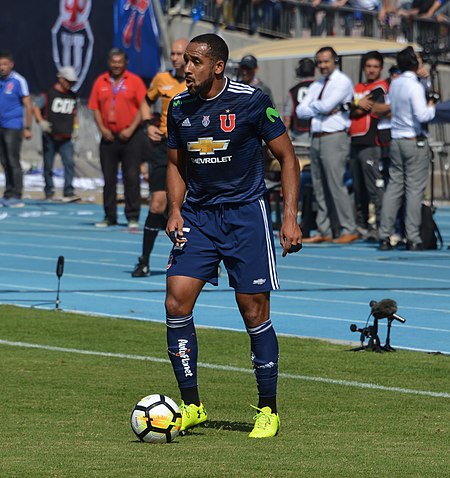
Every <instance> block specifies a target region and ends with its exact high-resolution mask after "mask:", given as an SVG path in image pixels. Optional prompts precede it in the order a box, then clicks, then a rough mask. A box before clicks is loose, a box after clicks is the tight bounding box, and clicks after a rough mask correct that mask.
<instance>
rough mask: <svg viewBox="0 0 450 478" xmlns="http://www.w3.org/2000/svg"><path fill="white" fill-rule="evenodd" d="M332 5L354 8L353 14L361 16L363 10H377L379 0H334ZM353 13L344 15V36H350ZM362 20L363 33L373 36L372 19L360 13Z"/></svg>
mask: <svg viewBox="0 0 450 478" xmlns="http://www.w3.org/2000/svg"><path fill="white" fill-rule="evenodd" d="M332 6H333V7H335V8H340V7H344V6H346V7H351V8H353V9H354V10H355V14H358V15H359V16H361V15H362V14H363V13H364V11H366V12H371V11H375V10H378V8H379V6H380V0H334V1H333V3H332ZM355 14H354V13H350V14H347V15H345V36H351V35H352V30H353V21H354V16H355ZM362 21H363V24H364V30H363V35H364V36H368V37H372V36H373V19H372V17H369V16H367V15H365V16H364V15H362Z"/></svg>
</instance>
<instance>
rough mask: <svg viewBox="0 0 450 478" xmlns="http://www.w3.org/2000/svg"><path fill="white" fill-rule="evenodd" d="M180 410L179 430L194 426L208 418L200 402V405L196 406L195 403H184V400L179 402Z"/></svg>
mask: <svg viewBox="0 0 450 478" xmlns="http://www.w3.org/2000/svg"><path fill="white" fill-rule="evenodd" d="M180 410H181V429H180V431H181V432H183V431H184V430H187V429H188V428H192V427H195V426H197V425H199V424H200V423H203V422H204V421H206V420H207V419H208V414H207V413H206V410H205V407H204V406H203V403H200V406H197V405H195V403H191V404H189V405H186V404H185V403H184V402H181V405H180Z"/></svg>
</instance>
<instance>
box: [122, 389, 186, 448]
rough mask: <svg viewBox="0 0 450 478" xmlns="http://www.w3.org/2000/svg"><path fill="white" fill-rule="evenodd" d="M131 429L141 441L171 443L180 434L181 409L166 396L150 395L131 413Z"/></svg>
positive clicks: (140, 401)
mask: <svg viewBox="0 0 450 478" xmlns="http://www.w3.org/2000/svg"><path fill="white" fill-rule="evenodd" d="M131 428H132V429H133V431H134V433H135V434H136V436H137V437H138V438H139V440H141V441H145V442H147V443H169V442H171V441H173V440H174V439H175V438H176V437H177V435H178V434H179V433H180V428H181V412H180V409H179V408H178V405H177V404H176V403H175V402H174V401H173V400H172V399H171V398H169V397H166V396H165V395H159V394H153V395H148V396H147V397H144V398H143V399H141V400H139V402H138V403H137V404H136V405H135V407H134V409H133V411H132V413H131Z"/></svg>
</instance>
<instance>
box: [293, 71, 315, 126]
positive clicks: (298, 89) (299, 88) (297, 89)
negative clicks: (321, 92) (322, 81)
mask: <svg viewBox="0 0 450 478" xmlns="http://www.w3.org/2000/svg"><path fill="white" fill-rule="evenodd" d="M312 82H313V80H304V81H301V82H300V83H298V84H297V85H295V86H293V87H292V88H291V89H290V90H289V96H290V98H291V101H292V110H291V111H292V114H291V130H292V132H293V133H297V134H300V133H307V132H308V131H309V130H310V128H311V120H310V119H299V118H297V115H296V113H295V110H296V109H297V106H298V105H299V104H300V103H301V102H302V100H303V98H304V97H305V96H306V93H307V92H308V88H309V85H310V84H311V83H312Z"/></svg>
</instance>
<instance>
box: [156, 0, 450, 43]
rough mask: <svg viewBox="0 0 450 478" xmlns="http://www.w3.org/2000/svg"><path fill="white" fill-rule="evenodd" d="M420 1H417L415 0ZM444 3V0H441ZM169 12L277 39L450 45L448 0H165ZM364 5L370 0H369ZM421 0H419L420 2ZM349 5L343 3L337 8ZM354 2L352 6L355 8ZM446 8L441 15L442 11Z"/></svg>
mask: <svg viewBox="0 0 450 478" xmlns="http://www.w3.org/2000/svg"><path fill="white" fill-rule="evenodd" d="M415 1H417V2H418V0H415ZM438 1H440V0H438ZM163 3H164V8H165V11H166V12H167V13H168V14H170V15H177V14H179V15H186V16H191V17H192V20H193V22H195V21H198V20H200V19H201V20H205V21H209V22H212V23H215V24H216V25H217V27H218V28H219V27H222V28H227V29H238V30H241V31H246V32H248V33H249V34H255V33H259V34H261V35H267V36H271V37H274V38H296V37H302V36H322V35H326V36H368V37H373V38H380V39H391V40H396V41H400V42H416V43H419V44H421V45H427V46H428V48H430V49H432V50H433V51H439V52H441V51H443V52H445V51H446V50H448V49H450V35H449V33H450V18H449V16H450V11H449V10H450V2H449V0H442V3H441V7H440V8H439V9H437V10H436V11H434V13H432V14H429V13H417V14H415V13H414V12H415V11H416V10H417V9H416V10H414V9H413V8H412V7H413V6H414V5H415V2H410V3H409V4H408V5H409V7H410V8H409V9H405V8H404V7H405V3H404V2H401V3H402V5H403V8H401V9H399V8H393V7H392V6H391V5H390V0H381V2H380V0H374V1H373V2H372V5H373V9H371V10H369V9H367V8H361V7H357V6H356V5H358V4H360V3H361V0H349V1H348V3H346V2H345V0H335V1H334V2H333V1H328V0H322V1H321V0H311V1H299V0H252V1H250V0H245V1H244V0H202V1H198V0H178V1H177V0H175V1H165V2H163ZM365 3H366V2H365ZM418 3H419V2H418ZM342 4H345V6H337V5H342ZM351 5H353V6H351ZM440 12H442V13H440Z"/></svg>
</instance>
